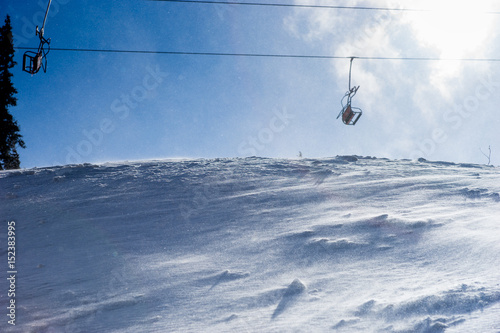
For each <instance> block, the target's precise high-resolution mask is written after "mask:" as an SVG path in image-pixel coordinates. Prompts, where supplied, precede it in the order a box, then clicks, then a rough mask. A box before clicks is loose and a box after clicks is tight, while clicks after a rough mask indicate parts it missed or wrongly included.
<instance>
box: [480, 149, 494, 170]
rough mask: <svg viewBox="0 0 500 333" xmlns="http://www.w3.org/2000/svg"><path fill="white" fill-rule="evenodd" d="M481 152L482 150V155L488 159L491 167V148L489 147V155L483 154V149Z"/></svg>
mask: <svg viewBox="0 0 500 333" xmlns="http://www.w3.org/2000/svg"><path fill="white" fill-rule="evenodd" d="M479 150H481V153H482V154H483V155H484V156H485V157H486V158H487V159H488V164H487V165H490V163H491V146H488V150H489V154H488V155H486V153H485V152H483V150H482V149H479Z"/></svg>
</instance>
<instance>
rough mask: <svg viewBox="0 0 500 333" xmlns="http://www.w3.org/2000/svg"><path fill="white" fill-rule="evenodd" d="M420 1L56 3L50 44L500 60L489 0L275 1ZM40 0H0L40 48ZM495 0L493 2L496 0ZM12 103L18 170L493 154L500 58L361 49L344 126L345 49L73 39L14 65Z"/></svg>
mask: <svg viewBox="0 0 500 333" xmlns="http://www.w3.org/2000/svg"><path fill="white" fill-rule="evenodd" d="M273 2H274V3H296V4H327V5H331V4H334V5H349V6H374V7H393V8H399V7H404V8H418V7H420V8H429V9H433V11H432V12H430V13H422V12H386V11H368V10H347V9H344V10H339V9H320V8H291V7H259V6H239V5H222V4H219V5H210V4H186V3H184V4H183V3H168V2H152V1H143V0H135V1H129V0H124V1H94V0H89V1H74V0H53V1H52V6H51V8H50V12H49V17H48V19H47V23H46V28H45V36H46V37H48V38H51V46H52V47H53V48H75V49H108V50H109V49H112V50H147V51H186V52H220V53H259V54H300V55H334V56H342V57H344V56H345V57H350V56H359V57H377V56H379V57H403V58H405V57H436V58H500V57H499V56H498V55H499V54H500V52H499V49H500V41H499V40H498V38H497V34H496V31H499V28H500V15H495V14H484V13H481V11H485V10H486V11H493V10H500V4H499V5H496V6H494V2H492V1H474V2H473V1H463V2H460V3H458V2H456V1H451V0H442V1H407V0H405V1H400V2H398V1H335V2H333V1H327V0H323V1H312V0H311V1H305V0H304V1H295V2H294V1H293V0H287V1H284V0H282V1H278V0H277V1H273ZM47 3H48V1H45V0H40V1H39V2H35V1H13V0H8V1H3V2H2V4H1V5H0V13H1V15H2V22H3V20H4V18H5V14H9V15H10V16H11V20H12V25H13V30H14V36H15V44H16V46H18V47H37V46H38V39H37V37H36V36H35V35H34V28H35V25H36V24H39V22H38V21H40V18H43V14H44V12H45V7H46V5H47ZM492 3H493V4H492ZM23 53H24V50H17V51H16V56H15V59H16V61H17V63H18V65H17V66H16V68H14V70H13V73H14V79H13V81H14V85H15V87H16V88H17V90H18V94H17V96H16V97H17V98H18V105H17V106H16V107H14V108H11V112H12V113H13V115H14V117H15V118H16V120H17V121H18V123H19V125H20V127H21V134H22V135H23V136H24V140H25V142H26V144H27V149H21V150H20V156H21V166H22V167H35V166H38V167H41V166H49V165H56V164H57V165H60V164H68V163H82V162H89V163H99V162H106V161H125V160H137V159H160V158H173V157H192V158H198V157H204V158H213V157H237V156H239V157H245V156H250V155H258V156H266V157H285V158H294V157H296V156H297V155H298V153H299V151H301V152H302V154H303V156H304V157H326V156H334V155H340V154H358V155H369V156H377V157H388V158H396V159H404V158H418V157H424V158H426V159H429V160H446V161H454V162H471V163H487V158H486V157H485V156H483V155H482V153H481V151H480V149H482V150H483V151H484V152H486V153H487V152H488V146H490V145H491V149H492V160H491V162H492V163H493V164H498V163H499V161H500V157H498V156H500V134H499V130H498V129H499V128H500V113H499V111H498V105H500V62H463V61H462V62H457V61H409V60H367V59H356V60H355V61H354V63H353V77H352V79H353V84H355V85H360V86H361V88H360V89H359V91H358V94H357V95H356V97H355V98H354V100H353V105H355V106H358V107H361V108H362V109H363V116H362V117H361V119H360V121H359V122H358V124H357V125H356V126H354V127H352V126H345V125H343V124H342V123H341V122H340V120H336V119H335V118H336V116H337V114H338V113H339V111H340V100H341V98H342V96H343V95H344V93H345V91H346V90H347V86H348V70H349V59H290V58H256V57H230V56H195V55H166V54H131V53H97V52H70V51H56V50H53V51H51V52H50V53H49V55H48V69H47V73H43V72H40V73H38V74H36V75H34V76H31V75H29V74H27V73H24V72H22V71H21V63H22V54H23Z"/></svg>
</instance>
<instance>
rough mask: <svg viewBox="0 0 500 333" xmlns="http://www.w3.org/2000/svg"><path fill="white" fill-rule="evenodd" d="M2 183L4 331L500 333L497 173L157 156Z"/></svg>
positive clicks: (369, 162) (455, 167) (350, 160)
mask: <svg viewBox="0 0 500 333" xmlns="http://www.w3.org/2000/svg"><path fill="white" fill-rule="evenodd" d="M0 185H1V186H0V191H1V192H0V210H1V212H2V225H4V227H2V230H1V234H0V237H1V242H0V244H1V248H0V253H1V260H2V261H3V262H4V263H6V262H7V251H6V245H5V244H6V242H5V241H6V240H7V234H6V232H7V227H6V222H7V221H15V222H16V226H17V229H16V231H17V233H16V237H17V245H16V246H17V258H16V260H17V270H18V277H17V286H16V287H17V290H16V291H17V292H16V304H17V305H18V306H17V313H16V314H17V317H16V326H15V327H14V326H11V325H7V319H6V318H5V317H6V316H5V314H6V313H7V310H6V306H7V302H8V298H7V295H6V294H7V290H8V285H7V282H6V279H5V278H2V279H1V281H2V283H1V285H0V288H1V289H0V295H1V298H0V307H1V308H2V309H4V313H5V314H4V315H3V317H4V319H3V320H2V323H1V324H0V325H1V327H2V329H1V330H2V331H3V332H72V333H73V332H208V331H212V332H292V331H293V332H443V331H446V332H499V331H500V281H499V278H500V270H499V267H500V255H499V253H500V232H499V231H500V223H499V216H500V214H499V213H500V195H499V193H500V172H499V170H498V168H495V167H487V166H480V165H466V164H453V163H444V162H428V161H425V160H420V161H393V160H386V159H375V158H361V157H355V156H344V157H342V156H340V157H336V158H330V159H319V160H309V159H300V160H277V159H263V158H247V159H216V160H180V161H147V162H134V163H125V164H103V165H89V164H85V165H72V166H64V167H51V168H42V169H30V170H21V171H9V172H5V171H4V172H0ZM5 266H6V264H5ZM4 274H6V269H5V272H4Z"/></svg>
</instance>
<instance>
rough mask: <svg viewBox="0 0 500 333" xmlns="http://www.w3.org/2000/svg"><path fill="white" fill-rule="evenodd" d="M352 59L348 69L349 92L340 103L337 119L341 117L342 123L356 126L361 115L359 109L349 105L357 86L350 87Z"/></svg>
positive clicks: (361, 112)
mask: <svg viewBox="0 0 500 333" xmlns="http://www.w3.org/2000/svg"><path fill="white" fill-rule="evenodd" d="M353 60H354V57H352V58H351V65H350V67H349V90H348V91H347V92H346V93H345V95H344V97H342V100H341V101H340V104H341V105H342V110H341V111H340V113H339V115H338V116H337V119H338V118H339V117H340V116H342V122H343V123H344V124H346V125H352V126H354V125H356V123H357V122H358V120H359V118H360V117H361V115H362V114H363V111H361V109H360V108H357V107H354V106H352V105H351V102H352V98H353V97H354V95H356V93H357V92H358V89H359V86H354V87H351V70H352V61H353Z"/></svg>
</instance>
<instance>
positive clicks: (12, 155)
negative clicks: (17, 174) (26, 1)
mask: <svg viewBox="0 0 500 333" xmlns="http://www.w3.org/2000/svg"><path fill="white" fill-rule="evenodd" d="M15 65H16V62H15V61H14V42H13V37H12V26H11V25H10V17H9V15H7V18H6V19H5V25H4V26H2V27H0V170H3V169H6V170H7V169H19V167H20V165H21V162H20V161H19V154H18V153H17V147H18V146H19V147H21V148H26V145H25V144H24V141H23V140H22V135H21V134H19V126H18V125H17V121H15V120H14V118H13V117H12V115H11V114H10V113H9V110H8V107H9V106H16V104H17V98H15V97H14V95H15V94H16V93H17V90H16V89H15V88H14V85H13V84H12V82H11V77H12V73H10V72H9V69H11V68H12V67H14V66H15Z"/></svg>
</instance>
